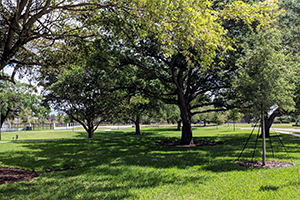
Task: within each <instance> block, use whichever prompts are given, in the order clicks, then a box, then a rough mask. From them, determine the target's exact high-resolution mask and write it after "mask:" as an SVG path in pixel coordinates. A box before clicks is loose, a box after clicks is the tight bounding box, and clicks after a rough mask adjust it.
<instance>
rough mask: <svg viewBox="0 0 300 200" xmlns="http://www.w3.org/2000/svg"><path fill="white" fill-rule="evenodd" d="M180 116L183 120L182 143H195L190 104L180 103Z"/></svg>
mask: <svg viewBox="0 0 300 200" xmlns="http://www.w3.org/2000/svg"><path fill="white" fill-rule="evenodd" d="M179 108H180V116H181V120H182V131H181V141H180V144H181V145H191V144H194V141H193V134H192V124H191V118H192V116H191V113H190V112H189V105H185V104H179Z"/></svg>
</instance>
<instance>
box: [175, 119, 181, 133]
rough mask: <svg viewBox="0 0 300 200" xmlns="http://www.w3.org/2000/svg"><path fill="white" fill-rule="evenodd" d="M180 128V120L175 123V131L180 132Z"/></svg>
mask: <svg viewBox="0 0 300 200" xmlns="http://www.w3.org/2000/svg"><path fill="white" fill-rule="evenodd" d="M180 127H181V120H178V121H177V129H176V130H177V131H180Z"/></svg>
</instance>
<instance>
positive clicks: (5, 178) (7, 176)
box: [0, 167, 42, 185]
mask: <svg viewBox="0 0 300 200" xmlns="http://www.w3.org/2000/svg"><path fill="white" fill-rule="evenodd" d="M41 175H42V173H39V172H33V171H30V170H25V169H18V168H10V167H0V185H1V184H8V183H11V182H16V181H26V180H31V179H33V178H35V177H38V176H41Z"/></svg>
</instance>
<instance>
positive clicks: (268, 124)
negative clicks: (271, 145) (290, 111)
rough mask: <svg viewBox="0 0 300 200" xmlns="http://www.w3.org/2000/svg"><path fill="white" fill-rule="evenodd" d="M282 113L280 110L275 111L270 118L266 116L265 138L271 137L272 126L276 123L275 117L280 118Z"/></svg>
mask: <svg viewBox="0 0 300 200" xmlns="http://www.w3.org/2000/svg"><path fill="white" fill-rule="evenodd" d="M281 114H282V113H281V112H280V111H279V110H276V111H274V112H273V113H272V114H271V115H270V116H269V117H268V116H267V115H265V117H264V121H265V124H264V125H265V136H266V138H269V137H270V129H271V126H272V124H273V122H274V119H275V117H279V116H281ZM260 137H262V134H261V135H260Z"/></svg>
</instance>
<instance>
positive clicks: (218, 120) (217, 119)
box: [211, 112, 224, 129]
mask: <svg viewBox="0 0 300 200" xmlns="http://www.w3.org/2000/svg"><path fill="white" fill-rule="evenodd" d="M211 120H212V122H213V123H215V124H216V128H217V129H218V126H219V125H221V124H223V123H224V115H223V113H222V112H214V113H213V115H212V119H211Z"/></svg>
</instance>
